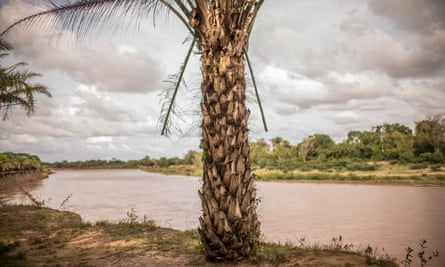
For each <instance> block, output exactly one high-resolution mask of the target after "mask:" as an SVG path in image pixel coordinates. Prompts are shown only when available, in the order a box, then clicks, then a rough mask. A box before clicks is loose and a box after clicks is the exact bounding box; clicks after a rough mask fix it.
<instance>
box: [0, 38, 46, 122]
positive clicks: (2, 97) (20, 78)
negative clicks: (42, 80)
mask: <svg viewBox="0 0 445 267" xmlns="http://www.w3.org/2000/svg"><path fill="white" fill-rule="evenodd" d="M11 49H12V48H11V46H10V45H9V44H8V43H6V42H5V41H4V40H1V39H0V58H2V57H5V56H7V55H8V53H5V51H8V50H11ZM23 66H26V63H23V62H20V63H17V64H14V65H12V66H9V67H6V68H4V67H2V66H0V113H3V120H5V119H7V117H8V113H9V111H10V110H11V109H12V108H14V107H15V106H20V107H22V108H23V109H24V110H25V112H26V114H27V115H31V114H32V113H34V112H35V98H34V95H35V94H36V93H40V94H44V95H46V96H48V97H51V94H50V93H49V91H48V88H46V87H45V86H42V85H39V84H37V85H36V84H30V83H29V82H28V80H30V79H32V78H33V77H36V76H40V75H39V74H37V73H34V72H29V71H27V70H19V69H18V68H19V67H23Z"/></svg>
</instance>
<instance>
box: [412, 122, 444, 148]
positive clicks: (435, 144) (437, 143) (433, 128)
mask: <svg viewBox="0 0 445 267" xmlns="http://www.w3.org/2000/svg"><path fill="white" fill-rule="evenodd" d="M414 148H415V152H416V154H418V155H419V154H422V153H426V152H430V153H433V152H437V153H443V152H444V151H445V119H444V118H442V116H441V115H436V116H434V117H432V118H429V119H426V120H422V121H418V122H416V127H415V141H414Z"/></svg>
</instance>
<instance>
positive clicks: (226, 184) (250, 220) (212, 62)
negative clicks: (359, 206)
mask: <svg viewBox="0 0 445 267" xmlns="http://www.w3.org/2000/svg"><path fill="white" fill-rule="evenodd" d="M239 13H240V12H239V11H237V10H236V9H232V10H231V12H223V11H222V10H221V9H220V8H217V7H214V6H210V7H209V13H208V17H207V21H206V23H203V24H200V25H195V28H196V29H197V32H198V33H199V36H198V43H199V48H200V51H201V52H202V56H201V62H202V78H203V80H202V85H201V89H202V95H203V102H202V104H201V109H202V115H203V121H202V148H203V150H204V164H203V165H204V167H203V168H204V174H203V186H202V189H201V191H200V192H199V194H200V197H201V201H202V210H203V215H202V217H201V218H200V229H199V231H200V234H201V238H202V241H203V245H204V251H205V254H206V256H207V258H208V259H211V260H236V259H238V258H241V257H246V256H249V255H252V253H255V246H256V245H257V242H258V240H259V222H258V220H257V215H256V206H255V205H256V190H255V187H254V176H253V174H252V173H251V169H250V159H249V151H250V148H249V143H248V129H247V121H248V118H249V114H250V112H249V110H247V108H246V105H245V99H246V96H245V90H246V81H245V78H244V62H243V53H244V51H245V49H246V47H247V40H248V33H247V31H245V30H242V29H239V28H237V25H236V23H235V22H237V21H238V19H237V16H238V14H239ZM232 22H233V23H232Z"/></svg>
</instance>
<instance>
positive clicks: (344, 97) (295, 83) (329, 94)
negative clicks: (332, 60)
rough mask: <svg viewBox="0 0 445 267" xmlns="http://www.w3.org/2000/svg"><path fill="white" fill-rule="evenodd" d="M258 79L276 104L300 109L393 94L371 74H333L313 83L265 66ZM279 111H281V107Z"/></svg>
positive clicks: (389, 84) (389, 85)
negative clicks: (280, 103)
mask: <svg viewBox="0 0 445 267" xmlns="http://www.w3.org/2000/svg"><path fill="white" fill-rule="evenodd" d="M259 77H260V81H261V83H262V85H263V86H264V87H265V89H266V90H268V93H269V94H271V95H272V94H273V95H274V99H275V100H278V101H279V102H282V103H286V104H289V105H294V106H298V107H299V108H301V109H309V108H313V107H316V106H320V105H334V104H335V105H342V104H345V103H348V102H349V101H352V100H357V99H377V98H379V97H383V96H389V95H391V94H392V92H391V89H392V85H391V83H390V81H389V80H387V79H384V78H381V77H378V76H376V75H374V74H372V73H367V74H366V75H365V74H352V73H336V72H332V73H329V74H327V75H326V76H325V77H322V78H318V79H317V80H314V79H311V78H309V77H306V76H303V75H299V74H295V73H291V72H289V71H287V70H285V69H281V68H278V67H274V66H268V67H267V68H266V69H265V70H264V71H263V72H262V73H260V75H259ZM279 109H280V110H282V109H283V107H279ZM287 110H289V108H287ZM279 112H280V111H279ZM280 113H282V112H280Z"/></svg>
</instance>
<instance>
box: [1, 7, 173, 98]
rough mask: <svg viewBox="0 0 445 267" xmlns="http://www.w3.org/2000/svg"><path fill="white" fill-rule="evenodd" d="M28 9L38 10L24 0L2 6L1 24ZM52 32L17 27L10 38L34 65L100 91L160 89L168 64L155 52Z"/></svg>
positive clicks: (129, 91) (25, 13)
mask: <svg viewBox="0 0 445 267" xmlns="http://www.w3.org/2000/svg"><path fill="white" fill-rule="evenodd" d="M29 10H33V11H36V10H38V9H37V8H36V7H35V6H34V5H31V4H28V3H26V2H23V1H12V2H9V4H8V5H5V6H3V7H2V8H1V9H0V15H1V19H0V22H1V25H10V24H11V23H12V22H14V21H15V20H16V19H17V18H19V17H23V16H24V15H27V14H30V11H29ZM31 13H32V12H31ZM54 28H55V29H56V30H53V32H57V31H58V30H57V29H60V28H61V27H60V25H57V24H56V25H54ZM50 32H51V31H50ZM51 34H52V35H54V33H49V34H48V33H45V32H42V29H41V28H38V27H29V28H26V29H25V28H23V27H21V26H18V27H17V29H14V30H13V31H11V32H10V33H9V34H8V36H7V37H8V41H10V42H11V43H12V45H13V46H14V55H15V56H17V57H23V58H26V60H27V61H28V62H29V63H32V65H33V67H38V68H39V69H41V70H42V71H48V70H58V71H61V72H64V73H66V74H68V75H69V76H71V77H72V78H73V79H74V80H76V81H79V82H81V83H84V84H89V85H95V86H97V88H98V90H101V91H111V92H127V93H143V92H149V91H155V90H158V89H159V88H161V81H162V80H163V79H164V77H166V73H165V66H164V64H162V63H161V62H159V61H158V60H157V59H156V56H155V55H150V54H149V53H147V52H145V51H142V50H139V49H137V48H135V47H132V46H129V45H126V46H125V45H121V46H119V45H115V44H113V43H111V42H110V41H107V40H100V39H99V40H98V41H97V42H95V43H94V45H89V46H85V45H82V46H81V45H80V44H79V43H78V40H76V39H77V38H76V36H75V35H73V34H72V33H70V32H67V31H61V33H60V35H54V36H51ZM76 42H77V43H76Z"/></svg>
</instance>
